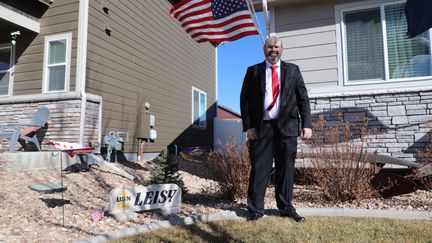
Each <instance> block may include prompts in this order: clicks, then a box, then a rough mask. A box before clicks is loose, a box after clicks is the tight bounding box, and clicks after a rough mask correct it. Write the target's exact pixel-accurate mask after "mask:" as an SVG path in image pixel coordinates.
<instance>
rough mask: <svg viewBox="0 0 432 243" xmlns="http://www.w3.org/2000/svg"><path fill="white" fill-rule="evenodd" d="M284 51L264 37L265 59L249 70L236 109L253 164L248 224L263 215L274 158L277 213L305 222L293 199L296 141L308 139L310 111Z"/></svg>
mask: <svg viewBox="0 0 432 243" xmlns="http://www.w3.org/2000/svg"><path fill="white" fill-rule="evenodd" d="M282 50H283V46H282V40H281V39H280V38H278V37H276V36H272V37H270V38H269V39H267V41H266V43H265V45H264V54H265V57H266V60H265V61H264V62H262V63H259V64H256V65H253V66H250V67H249V68H248V70H247V72H246V75H245V78H244V81H243V86H242V90H241V95H240V108H241V115H242V121H243V131H244V132H247V138H248V144H249V155H250V158H251V162H252V170H251V174H250V178H249V189H248V199H247V204H248V209H249V212H250V213H251V217H250V219H251V220H256V219H258V218H261V217H262V216H263V215H264V197H265V192H266V189H267V185H268V182H269V180H270V175H271V170H272V166H273V159H274V163H275V179H276V180H275V189H276V195H275V196H276V202H277V207H278V209H279V212H280V215H281V216H283V217H290V218H292V219H294V220H295V221H297V222H303V221H305V218H304V217H302V216H300V215H298V214H297V212H296V210H295V208H294V206H293V205H292V203H291V201H292V198H293V187H294V161H295V158H296V153H297V137H298V136H301V138H302V139H309V138H310V137H311V136H312V129H311V111H310V104H309V97H308V94H307V90H306V86H305V84H304V81H303V78H302V75H301V73H300V70H299V68H298V66H297V65H294V64H291V63H288V62H284V61H281V60H280V58H281V56H282ZM300 118H301V120H300Z"/></svg>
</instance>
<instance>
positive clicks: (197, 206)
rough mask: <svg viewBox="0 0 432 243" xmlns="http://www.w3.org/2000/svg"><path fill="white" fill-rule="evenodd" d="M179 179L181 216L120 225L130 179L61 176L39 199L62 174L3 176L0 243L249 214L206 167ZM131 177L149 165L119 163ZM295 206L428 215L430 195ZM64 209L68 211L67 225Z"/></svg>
mask: <svg viewBox="0 0 432 243" xmlns="http://www.w3.org/2000/svg"><path fill="white" fill-rule="evenodd" d="M179 165H180V174H181V176H182V178H183V181H184V182H185V186H186V188H187V190H188V193H187V194H185V195H184V197H183V204H182V208H181V213H180V214H179V215H176V216H164V215H162V214H160V213H159V212H158V211H146V212H143V213H139V214H138V215H137V217H136V218H134V219H131V220H127V221H117V220H115V219H114V218H113V217H111V216H110V215H109V214H108V213H107V210H108V206H109V205H108V201H109V198H108V195H109V192H110V190H111V189H113V188H115V187H133V186H135V185H136V184H135V183H134V182H132V181H131V180H128V179H126V178H124V177H121V176H119V175H116V174H114V173H112V172H111V171H110V170H109V168H105V167H104V166H101V167H99V168H93V169H91V170H90V171H89V172H63V173H62V174H63V182H64V185H65V186H67V190H66V191H65V192H64V194H63V200H62V194H61V193H59V192H57V193H52V194H41V193H38V192H36V191H33V190H31V189H30V188H29V186H30V185H32V184H35V183H47V182H51V183H59V182H60V179H61V178H60V170H59V169H58V170H54V169H50V170H43V171H29V172H14V173H10V172H8V173H6V172H3V171H2V172H0V188H1V190H2V193H1V194H0V215H1V220H0V242H70V241H75V240H83V239H87V238H90V237H92V236H95V235H99V234H104V233H108V232H113V231H117V230H121V229H125V228H129V227H132V226H136V225H139V224H146V223H152V222H157V221H160V220H166V219H169V218H170V217H186V216H192V215H201V214H211V213H215V212H220V211H224V210H234V211H236V212H238V214H239V215H242V214H245V213H246V206H245V201H244V200H241V201H237V202H230V201H226V200H223V199H221V198H219V197H217V196H216V194H215V191H216V187H217V184H216V183H215V182H214V181H213V180H211V179H210V176H209V171H208V170H207V169H206V168H207V165H206V162H192V161H183V160H181V161H180V163H179ZM116 166H118V167H121V168H123V169H125V170H127V171H128V172H129V173H131V174H133V175H134V176H136V177H138V178H140V179H141V180H145V179H146V178H148V177H149V171H148V163H145V162H139V163H127V164H118V163H117V164H116ZM273 195H274V189H273V188H272V187H270V188H269V189H268V193H267V198H266V208H268V209H270V210H274V209H276V205H275V200H274V197H273ZM294 204H295V206H296V207H304V208H308V207H342V208H363V209H387V210H416V211H430V210H431V209H432V192H431V191H422V190H418V191H416V192H414V193H410V194H406V195H401V196H397V197H393V198H389V199H367V200H362V201H358V202H351V203H340V204H336V205H335V204H332V203H328V202H326V201H325V200H323V199H322V198H321V197H320V191H319V190H318V189H317V188H313V187H310V186H309V187H308V186H296V187H295V199H294ZM100 207H105V217H104V218H103V219H102V220H101V221H99V222H93V221H92V218H91V213H93V212H94V211H96V210H97V209H98V208H100ZM62 209H64V223H65V226H64V227H63V217H62Z"/></svg>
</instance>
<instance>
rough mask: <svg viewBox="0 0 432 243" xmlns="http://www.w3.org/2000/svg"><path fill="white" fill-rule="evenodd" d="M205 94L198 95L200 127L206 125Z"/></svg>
mask: <svg viewBox="0 0 432 243" xmlns="http://www.w3.org/2000/svg"><path fill="white" fill-rule="evenodd" d="M206 103H207V102H206V96H205V95H204V94H201V95H200V104H201V105H200V108H201V109H200V127H205V126H206V120H207V119H206V109H207V104H206Z"/></svg>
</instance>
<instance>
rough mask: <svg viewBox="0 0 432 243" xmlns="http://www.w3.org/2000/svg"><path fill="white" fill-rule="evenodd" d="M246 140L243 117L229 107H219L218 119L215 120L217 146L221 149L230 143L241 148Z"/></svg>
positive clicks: (215, 142) (215, 141)
mask: <svg viewBox="0 0 432 243" xmlns="http://www.w3.org/2000/svg"><path fill="white" fill-rule="evenodd" d="M245 139H246V136H245V133H244V132H243V124H242V121H241V115H240V114H239V113H237V112H235V111H233V110H231V109H230V108H228V107H225V106H222V105H218V106H217V117H216V118H215V119H214V144H215V146H217V147H220V146H221V145H225V144H226V143H229V142H234V143H235V145H236V146H241V145H243V143H244V141H245Z"/></svg>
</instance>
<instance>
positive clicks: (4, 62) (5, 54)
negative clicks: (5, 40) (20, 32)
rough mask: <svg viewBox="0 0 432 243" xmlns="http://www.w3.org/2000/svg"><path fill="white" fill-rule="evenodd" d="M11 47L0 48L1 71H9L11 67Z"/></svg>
mask: <svg viewBox="0 0 432 243" xmlns="http://www.w3.org/2000/svg"><path fill="white" fill-rule="evenodd" d="M10 53H11V49H10V48H0V71H7V70H9V68H10Z"/></svg>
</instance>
